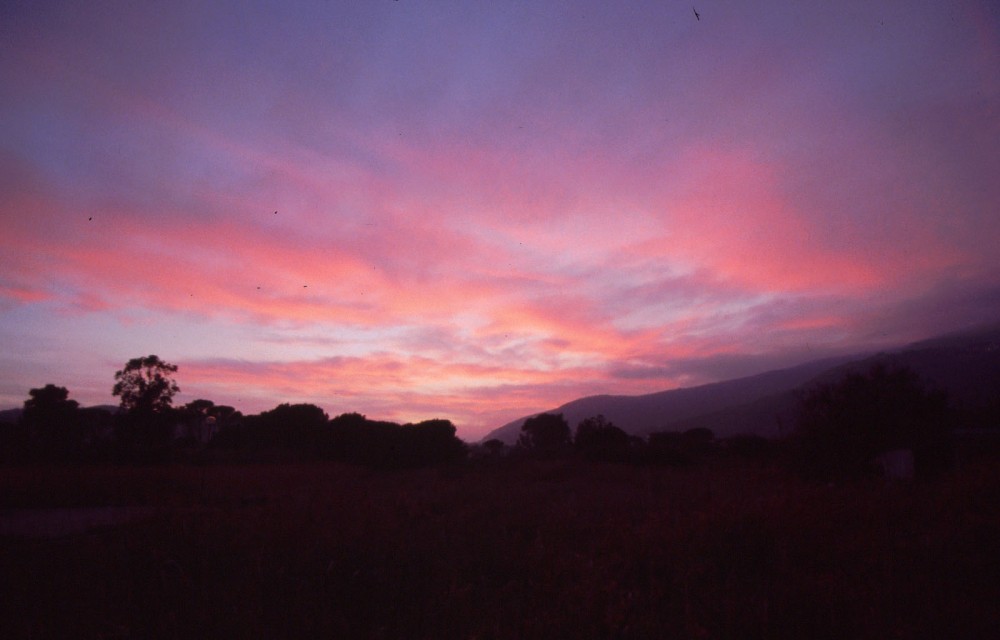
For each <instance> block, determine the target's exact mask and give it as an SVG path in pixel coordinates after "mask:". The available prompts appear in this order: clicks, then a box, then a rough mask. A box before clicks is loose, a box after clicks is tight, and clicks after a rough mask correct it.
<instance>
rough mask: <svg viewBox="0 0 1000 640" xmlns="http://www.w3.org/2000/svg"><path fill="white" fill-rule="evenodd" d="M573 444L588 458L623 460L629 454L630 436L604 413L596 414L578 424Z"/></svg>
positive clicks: (609, 460) (608, 460) (611, 460)
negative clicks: (609, 420)
mask: <svg viewBox="0 0 1000 640" xmlns="http://www.w3.org/2000/svg"><path fill="white" fill-rule="evenodd" d="M573 446H574V447H575V448H576V450H577V452H578V453H580V454H582V455H583V456H584V457H586V458H587V459H588V460H595V461H597V460H601V461H605V462H621V461H624V460H625V459H626V458H627V457H628V454H629V436H628V434H627V433H625V432H624V431H623V430H622V429H620V428H618V427H616V426H615V425H614V424H613V423H611V422H608V421H607V419H605V417H604V416H603V415H596V416H592V417H590V418H586V419H584V420H582V421H581V422H580V424H578V425H577V426H576V436H575V437H574V438H573Z"/></svg>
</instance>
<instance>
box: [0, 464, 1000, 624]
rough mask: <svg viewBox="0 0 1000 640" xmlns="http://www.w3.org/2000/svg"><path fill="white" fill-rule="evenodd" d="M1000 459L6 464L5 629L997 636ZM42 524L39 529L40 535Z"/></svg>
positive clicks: (0, 504) (1, 602)
mask: <svg viewBox="0 0 1000 640" xmlns="http://www.w3.org/2000/svg"><path fill="white" fill-rule="evenodd" d="M996 462H997V461H996V460H981V461H980V462H979V463H978V464H977V465H974V466H970V467H967V468H965V469H962V470H961V471H957V472H953V473H951V474H949V475H947V476H945V477H943V478H939V479H937V480H934V481H929V482H913V483H886V482H884V481H879V480H866V481H860V482H856V483H851V484H844V485H837V486H828V485H814V484H808V483H805V482H802V481H800V480H798V479H796V478H795V477H792V476H790V475H788V474H786V473H785V472H783V471H781V470H780V469H776V468H771V467H768V466H765V465H762V464H755V463H750V462H744V461H739V460H713V461H710V462H708V463H706V464H703V465H700V466H697V467H695V468H688V469H673V468H635V467H628V466H613V465H591V464H587V463H583V462H575V461H556V462H520V463H512V464H498V465H493V466H489V465H485V466H482V467H476V468H462V469H453V470H448V471H439V470H421V471H404V472H378V471H371V470H366V469H359V468H354V467H348V466H339V465H331V464H315V465H291V464H286V465H259V466H235V465H233V466H222V465H220V466H206V467H195V466H176V467H147V468H87V467H80V468H44V467H43V468H24V467H19V468H3V469H0V576H2V580H0V591H2V598H0V629H3V630H4V631H3V633H2V635H3V636H4V637H6V638H70V637H83V638H186V639H190V638H202V637H206V638H208V637H212V638H224V637H230V638H235V637H238V638H307V637H331V638H561V637H567V638H568V637H577V638H925V637H926V638H934V637H953V638H955V637H957V638H987V637H996V635H995V634H996V631H997V629H1000V613H998V611H1000V607H998V606H997V602H1000V580H998V577H1000V467H998V466H997V464H996ZM109 507H113V508H114V509H110V510H109V509H108V508H109ZM92 508H94V509H92ZM43 509H47V510H48V511H44V512H43V511H42V510H43ZM55 509H60V510H62V511H58V510H55ZM41 513H46V514H48V515H46V516H44V517H42V516H39V514H41ZM95 513H97V514H104V515H103V516H101V517H96V516H95V517H96V521H91V522H89V524H84V525H81V526H76V527H73V526H70V527H68V528H66V527H65V526H64V525H65V523H64V522H62V516H60V514H63V515H65V516H66V517H67V518H68V517H70V516H69V515H68V514H75V515H74V516H73V517H76V518H83V519H84V520H86V519H87V517H89V516H87V514H91V515H93V514H95ZM32 514H34V515H33V516H32ZM53 514H54V515H53ZM108 514H118V516H120V517H117V516H115V515H108ZM32 517H35V518H36V520H37V522H40V523H41V524H37V529H32V526H31V525H25V524H24V522H25V519H26V518H27V520H28V521H30V520H31V518H32ZM46 518H49V520H46ZM53 518H54V522H55V523H56V528H55V530H53V529H52V526H53V525H52V522H53V520H52V519H53ZM18 519H20V520H18ZM92 520H93V519H92ZM12 522H21V524H20V525H18V526H20V527H21V528H17V527H14V526H13V525H12V524H11V523H12ZM46 522H48V524H47V525H46V524H45V523H46ZM60 522H62V524H60ZM3 523H6V525H4V524H3ZM59 526H64V528H63V529H59Z"/></svg>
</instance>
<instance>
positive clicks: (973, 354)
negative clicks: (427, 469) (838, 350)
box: [484, 325, 1000, 444]
mask: <svg viewBox="0 0 1000 640" xmlns="http://www.w3.org/2000/svg"><path fill="white" fill-rule="evenodd" d="M876 362H886V363H889V364H893V365H898V366H907V367H911V368H912V369H914V370H915V371H916V372H917V373H918V374H919V375H920V377H921V378H922V379H923V380H924V381H925V382H926V383H927V384H928V385H929V386H931V387H934V388H939V389H943V390H945V391H947V392H948V395H949V398H950V399H951V400H952V403H953V404H954V405H956V406H957V407H960V408H963V409H967V410H975V409H982V408H984V407H989V406H992V405H995V404H996V403H997V402H998V400H997V398H998V397H1000V325H994V326H990V327H986V328H980V329H977V330H973V331H968V332H963V333H957V334H950V335H946V336H939V337H936V338H932V339H928V340H924V341H921V342H917V343H914V344H911V345H908V346H906V347H903V348H901V349H898V350H893V351H889V352H885V353H880V354H858V355H855V356H849V357H844V358H835V359H825V360H818V361H814V362H808V363H805V364H801V365H798V366H795V367H790V368H787V369H779V370H775V371H769V372H766V373H761V374H758V375H754V376H748V377H745V378H738V379H735V380H727V381H724V382H717V383H713V384H706V385H701V386H698V387H690V388H685V389H673V390H670V391H661V392H658V393H652V394H647V395H640V396H612V395H600V396H589V397H586V398H580V399H578V400H574V401H572V402H568V403H566V404H564V405H562V406H560V407H556V408H554V409H551V410H549V412H550V413H562V414H563V415H564V416H565V417H566V420H567V421H568V422H569V424H570V427H571V428H573V429H575V428H576V425H577V424H579V422H580V421H581V420H583V419H584V418H587V417H590V416H593V415H597V414H603V415H604V416H605V417H606V418H607V419H608V420H610V421H611V422H613V423H615V424H616V425H618V426H619V427H621V428H622V429H624V430H625V431H627V432H629V433H631V434H634V435H639V436H645V435H648V434H649V433H652V432H655V431H683V430H686V429H691V428H695V427H707V428H709V429H711V430H712V431H713V432H714V433H715V434H716V436H717V437H727V436H731V435H736V434H743V433H747V434H757V435H762V436H766V437H775V436H778V435H782V434H784V433H788V432H789V431H790V430H791V429H792V428H793V426H794V420H795V411H796V407H797V403H798V395H799V394H800V393H801V392H802V391H803V390H805V389H807V388H809V387H810V386H812V385H815V384H819V383H824V382H831V381H834V380H837V379H839V378H841V377H843V376H844V375H846V374H847V373H849V372H852V371H864V370H866V369H868V368H870V367H871V366H872V365H874V364H875V363H876ZM991 403H992V405H991ZM529 417H531V416H525V417H523V418H519V419H518V420H515V421H513V422H510V423H508V424H505V425H504V426H502V427H500V428H498V429H495V430H494V431H492V432H490V433H489V434H488V435H487V436H486V438H484V440H489V439H491V438H498V439H500V440H502V441H504V442H505V443H508V444H513V443H514V442H516V441H517V436H518V434H519V433H520V429H521V425H522V424H524V421H525V420H526V419H527V418H529Z"/></svg>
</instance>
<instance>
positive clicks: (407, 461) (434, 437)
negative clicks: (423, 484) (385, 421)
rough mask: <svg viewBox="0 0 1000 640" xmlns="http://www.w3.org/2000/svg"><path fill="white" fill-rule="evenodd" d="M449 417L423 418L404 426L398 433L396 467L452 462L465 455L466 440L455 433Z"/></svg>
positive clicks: (425, 465)
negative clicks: (439, 418) (441, 418)
mask: <svg viewBox="0 0 1000 640" xmlns="http://www.w3.org/2000/svg"><path fill="white" fill-rule="evenodd" d="M455 432H456V430H455V425H453V424H452V423H451V421H450V420H425V421H424V422H419V423H417V424H407V425H404V426H403V427H402V428H401V429H400V431H399V434H398V437H399V447H398V448H397V451H398V452H399V466H404V467H427V466H440V465H444V464H452V463H455V462H458V461H460V460H462V459H463V458H464V457H465V454H466V449H465V443H464V442H462V441H461V440H459V439H458V438H457V437H456V436H455Z"/></svg>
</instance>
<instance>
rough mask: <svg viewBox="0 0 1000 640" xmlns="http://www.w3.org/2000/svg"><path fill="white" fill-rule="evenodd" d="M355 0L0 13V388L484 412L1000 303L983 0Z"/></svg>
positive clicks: (993, 19) (774, 355) (33, 7)
mask: <svg viewBox="0 0 1000 640" xmlns="http://www.w3.org/2000/svg"><path fill="white" fill-rule="evenodd" d="M357 4H361V3H357ZM355 5H356V3H342V2H326V3H317V2H293V3H266V2H255V3H249V4H246V3H232V4H227V3H219V4H215V5H213V8H208V7H205V6H203V4H202V3H197V2H183V1H182V2H179V3H172V4H171V5H170V6H169V7H153V6H126V5H122V4H119V3H115V2H97V3H96V4H88V5H87V6H85V7H80V6H76V5H75V4H74V3H61V2H52V3H45V4H44V6H39V5H38V4H37V3H35V4H32V3H23V4H21V3H16V2H15V3H14V4H13V5H10V6H8V7H5V8H4V9H3V10H0V15H3V18H2V19H0V34H2V35H3V36H4V37H3V38H2V40H0V80H2V82H3V85H4V87H5V88H6V91H5V94H6V95H5V100H3V101H0V131H2V132H3V135H2V137H0V193H2V194H3V196H4V208H3V213H2V214H0V220H2V225H3V226H2V231H3V233H2V234H0V236H2V237H0V265H2V269H0V345H2V347H3V349H2V354H0V407H7V406H20V405H21V404H22V403H23V401H24V400H25V399H26V398H27V393H28V389H30V388H35V387H41V386H44V385H45V384H47V383H54V384H57V385H60V386H65V387H67V388H68V389H69V390H70V394H71V398H74V399H76V400H78V401H79V402H81V403H82V404H85V405H89V404H104V403H111V402H113V399H112V396H111V386H112V382H113V381H112V376H113V374H114V371H115V370H116V369H118V368H120V367H121V366H122V365H123V364H124V363H125V361H127V360H128V359H129V358H133V357H137V356H143V355H148V354H156V355H159V356H160V357H161V358H163V359H164V360H167V361H169V362H172V363H174V364H177V365H178V366H179V367H180V370H179V371H178V374H177V380H178V383H179V385H180V387H181V390H182V393H181V394H180V395H179V396H178V398H177V399H176V401H177V403H178V404H180V403H184V402H188V401H190V400H194V399H196V398H207V399H209V400H212V401H214V402H216V403H219V404H229V405H233V406H235V407H236V408H237V409H240V410H242V411H244V412H245V413H256V412H258V411H261V410H266V409H270V408H273V407H274V406H276V405H277V404H279V403H281V402H311V403H314V404H317V405H319V406H321V407H323V408H324V409H325V410H326V411H327V412H328V413H329V414H330V415H331V416H333V415H338V414H340V413H345V412H354V411H356V412H359V413H363V414H366V415H368V416H369V417H371V418H374V419H386V420H398V421H401V422H416V421H419V420H423V419H428V418H446V419H450V420H452V421H453V422H454V423H455V424H456V426H457V427H458V429H459V435H460V436H461V437H463V438H465V439H468V440H474V439H478V438H479V437H481V436H482V435H484V434H485V433H486V432H488V431H489V430H491V429H492V428H495V427H498V426H500V425H501V424H503V423H505V422H507V421H509V420H512V419H514V418H517V417H519V416H522V415H525V414H528V413H532V412H536V411H541V410H545V409H549V408H552V407H555V406H558V405H560V404H563V403H565V402H568V401H570V400H573V399H575V398H577V397H580V396H583V395H588V394H594V393H628V394H635V393H650V392H655V391H662V390H664V389H668V388H673V387H677V386H687V385H691V384H701V383H706V382H712V381H716V380H721V379H724V378H727V377H736V376H739V375H748V374H751V373H756V372H759V371H764V370H766V369H769V368H774V367H777V366H782V365H791V364H796V363H798V362H801V361H804V360H808V359H813V358H819V357H823V356H827V355H833V354H843V353H850V352H853V351H859V350H864V349H869V348H877V347H881V346H888V345H896V344H901V343H904V342H907V341H911V340H917V339H920V338H924V337H928V336H930V335H933V334H936V333H942V332H946V331H950V330H956V329H961V328H964V327H968V326H972V325H975V324H979V323H985V322H990V321H995V320H997V319H1000V252H997V251H996V247H997V246H1000V242H998V241H1000V211H998V206H1000V182H998V181H997V180H996V176H998V175H1000V145H998V144H997V141H998V140H1000V115H998V114H1000V37H998V34H1000V15H998V9H997V7H996V6H995V5H993V4H991V3H987V2H974V1H968V2H960V3H958V4H956V5H954V6H948V7H945V6H939V4H938V3H931V2H922V3H917V4H913V3H904V2H876V3H874V4H873V3H870V2H866V3H860V2H848V3H838V4H837V5H835V6H830V5H827V4H816V5H815V6H810V5H803V4H801V3H787V2H778V1H775V2H768V3H765V4H764V5H760V3H756V5H755V6H753V7H749V6H744V3H738V2H713V3H711V4H709V5H706V6H704V7H699V9H698V10H699V13H700V14H701V19H700V20H695V18H694V16H693V15H692V13H691V11H690V4H682V3H670V2H668V3H663V2H637V3H630V4H628V5H622V6H618V5H609V4H607V3H602V2H589V1H583V2H573V3H568V2H555V1H553V2H541V3H526V2H525V3H522V2H511V3H502V4H501V6H491V7H472V6H467V3H462V2H446V1H442V2H434V3H430V2H372V3H363V5H362V6H355Z"/></svg>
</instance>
